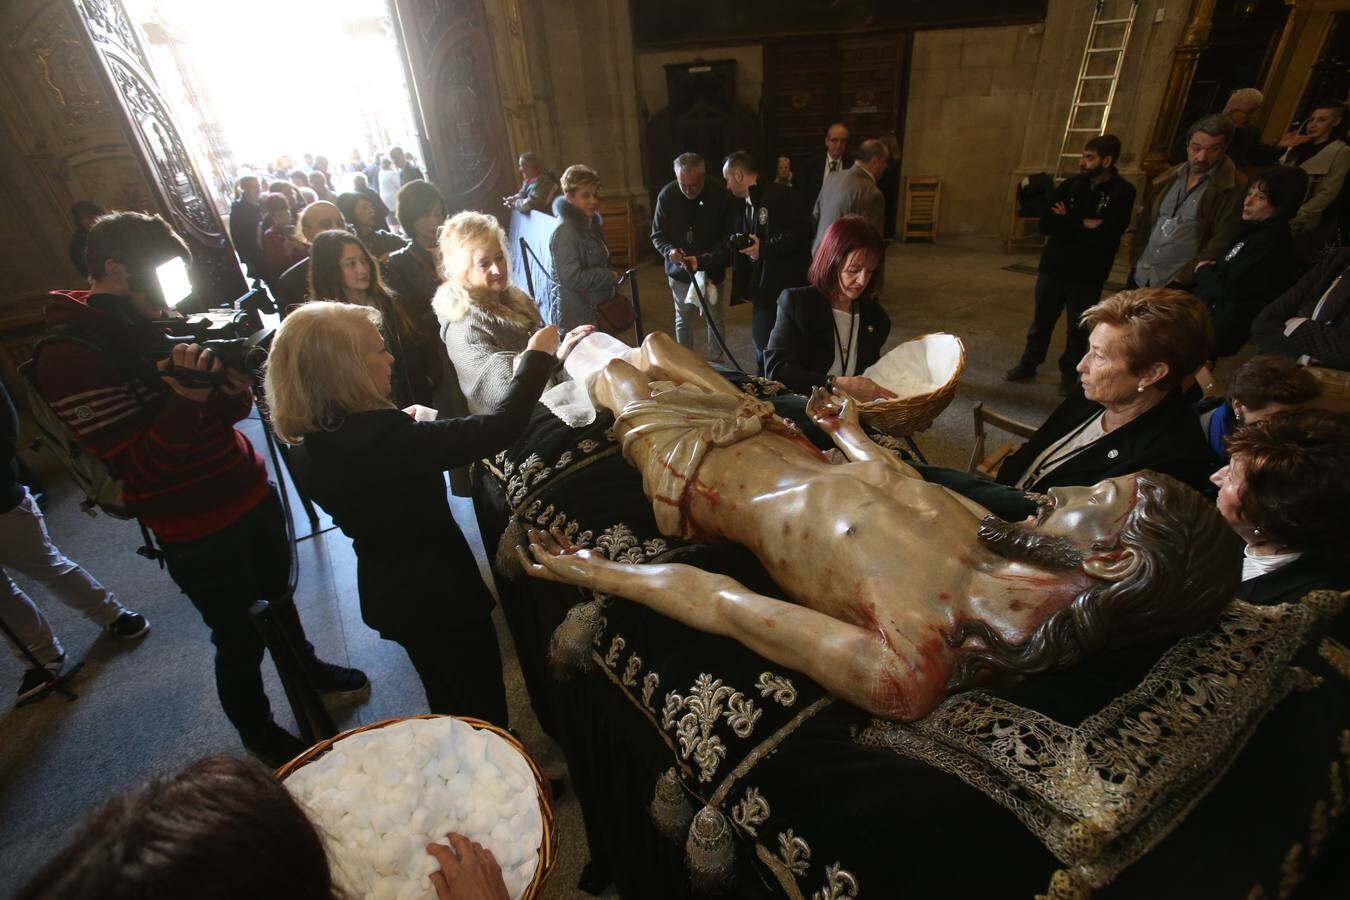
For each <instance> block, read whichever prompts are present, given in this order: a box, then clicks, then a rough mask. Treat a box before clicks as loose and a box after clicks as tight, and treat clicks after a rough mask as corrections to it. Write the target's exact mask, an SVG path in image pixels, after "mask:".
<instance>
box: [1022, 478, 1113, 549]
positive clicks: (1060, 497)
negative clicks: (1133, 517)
mask: <svg viewBox="0 0 1350 900" xmlns="http://www.w3.org/2000/svg"><path fill="white" fill-rule="evenodd" d="M1047 496H1048V497H1049V498H1050V502H1051V504H1052V505H1051V506H1050V508H1049V509H1045V510H1042V511H1041V513H1040V516H1039V521H1038V522H1037V525H1036V530H1037V531H1039V532H1041V533H1043V534H1052V535H1055V536H1057V537H1064V538H1068V539H1069V540H1071V541H1073V542H1074V543H1075V544H1078V545H1079V546H1080V547H1083V548H1084V549H1092V548H1104V547H1113V546H1115V544H1116V539H1117V538H1118V537H1119V535H1120V529H1121V527H1122V526H1124V524H1125V520H1126V519H1127V518H1129V515H1130V511H1131V510H1132V509H1134V503H1135V498H1136V496H1137V494H1136V484H1135V476H1133V475H1119V476H1117V477H1115V478H1108V479H1106V480H1105V481H1099V482H1097V483H1096V484H1094V485H1092V486H1091V487H1053V488H1050V490H1049V491H1048V492H1047Z"/></svg>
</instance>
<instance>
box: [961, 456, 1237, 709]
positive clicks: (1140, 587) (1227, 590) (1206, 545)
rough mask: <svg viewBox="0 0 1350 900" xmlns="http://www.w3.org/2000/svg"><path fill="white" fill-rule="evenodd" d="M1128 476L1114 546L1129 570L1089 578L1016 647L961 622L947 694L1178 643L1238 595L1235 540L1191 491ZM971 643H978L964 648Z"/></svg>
mask: <svg viewBox="0 0 1350 900" xmlns="http://www.w3.org/2000/svg"><path fill="white" fill-rule="evenodd" d="M1136 479H1137V481H1136V491H1137V494H1136V501H1135V504H1134V509H1133V510H1131V512H1130V515H1129V517H1128V518H1127V519H1126V521H1125V524H1124V525H1123V526H1122V528H1121V532H1120V538H1119V540H1118V541H1117V544H1116V548H1115V549H1125V548H1128V549H1131V550H1133V551H1134V552H1136V553H1137V554H1139V558H1140V562H1139V566H1138V568H1137V569H1136V570H1135V572H1134V573H1133V574H1131V575H1130V576H1129V577H1127V578H1124V579H1122V580H1120V581H1104V580H1099V579H1093V581H1094V583H1093V584H1092V586H1091V587H1089V588H1087V589H1086V590H1084V591H1083V592H1082V593H1080V594H1079V595H1078V596H1077V597H1075V598H1074V599H1073V602H1071V603H1070V604H1069V605H1068V606H1066V607H1065V608H1064V609H1061V610H1060V611H1058V612H1056V613H1054V614H1052V615H1051V616H1050V617H1049V618H1048V619H1046V620H1045V621H1044V622H1043V623H1041V625H1040V626H1039V627H1038V628H1037V629H1036V630H1035V631H1034V632H1033V633H1032V635H1031V637H1029V638H1027V639H1026V640H1025V641H1023V642H1022V643H1020V644H1013V643H1009V642H1008V641H1005V640H1004V639H1003V638H1002V637H1001V636H1000V635H999V634H998V632H996V631H995V630H994V629H993V628H991V627H989V626H988V625H987V624H985V623H983V622H979V621H975V620H968V621H966V622H964V623H962V624H961V626H960V627H959V628H958V629H957V630H956V632H955V634H953V635H952V637H950V638H949V639H948V642H949V643H950V644H951V645H952V646H953V647H956V648H962V649H960V652H959V654H958V656H957V659H956V665H955V667H954V668H953V669H952V675H951V678H950V679H948V681H947V689H948V690H949V691H960V690H966V689H968V688H971V687H974V686H976V685H977V684H980V683H982V682H984V681H985V680H987V678H988V677H989V676H990V675H994V676H997V675H1024V674H1028V675H1029V674H1033V673H1036V672H1046V671H1050V670H1052V669H1060V668H1064V667H1065V666H1068V665H1071V664H1073V663H1075V662H1078V661H1079V660H1080V659H1082V658H1084V657H1085V656H1088V655H1090V654H1092V653H1095V652H1097V651H1099V650H1104V649H1108V648H1111V647H1118V646H1124V645H1127V644H1134V643H1140V642H1143V641H1148V640H1155V639H1158V638H1165V637H1176V636H1179V635H1183V634H1186V633H1188V632H1192V631H1195V630H1197V629H1199V628H1203V627H1204V626H1206V625H1209V624H1211V623H1212V622H1214V620H1215V619H1216V618H1218V616H1219V613H1220V612H1222V611H1223V609H1224V607H1226V606H1227V605H1228V604H1229V602H1230V601H1231V600H1232V599H1233V597H1234V595H1235V592H1236V590H1237V586H1238V582H1239V580H1240V575H1241V571H1242V549H1241V542H1240V541H1239V540H1238V539H1237V537H1236V535H1234V534H1233V532H1232V530H1231V529H1230V528H1229V527H1228V523H1226V522H1225V521H1224V520H1223V517H1222V516H1220V515H1219V512H1218V510H1217V509H1216V508H1215V506H1214V504H1213V503H1212V502H1211V501H1209V500H1207V499H1206V498H1205V497H1203V496H1201V494H1200V493H1199V492H1198V491H1195V490H1193V489H1192V488H1190V487H1187V486H1186V485H1184V484H1182V483H1181V482H1179V481H1177V480H1175V479H1173V478H1171V477H1169V476H1167V475H1162V474H1160V473H1157V472H1148V471H1145V472H1140V473H1139V474H1138V475H1137V476H1136ZM1093 552H1094V553H1099V552H1104V551H1101V550H1094V551H1093ZM1105 552H1109V551H1105ZM972 638H973V639H975V640H976V641H978V643H979V644H981V645H982V646H979V647H970V648H964V645H965V644H966V643H967V642H968V641H970V640H971V639H972Z"/></svg>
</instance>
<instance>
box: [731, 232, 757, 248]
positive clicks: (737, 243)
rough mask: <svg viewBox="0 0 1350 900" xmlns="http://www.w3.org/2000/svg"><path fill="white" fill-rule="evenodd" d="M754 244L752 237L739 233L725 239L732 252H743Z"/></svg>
mask: <svg viewBox="0 0 1350 900" xmlns="http://www.w3.org/2000/svg"><path fill="white" fill-rule="evenodd" d="M754 242H755V238H754V236H753V235H749V234H742V233H741V232H739V231H738V232H736V233H735V234H733V235H732V236H731V237H729V238H727V243H729V244H730V245H731V249H732V250H744V249H745V248H746V247H749V246H750V245H751V244H753V243H754Z"/></svg>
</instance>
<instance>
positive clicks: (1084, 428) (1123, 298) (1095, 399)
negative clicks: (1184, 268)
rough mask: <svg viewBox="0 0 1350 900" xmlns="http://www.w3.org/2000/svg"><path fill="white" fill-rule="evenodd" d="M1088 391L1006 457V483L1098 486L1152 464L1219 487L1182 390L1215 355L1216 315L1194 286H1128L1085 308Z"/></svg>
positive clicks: (1194, 483) (1002, 472)
mask: <svg viewBox="0 0 1350 900" xmlns="http://www.w3.org/2000/svg"><path fill="white" fill-rule="evenodd" d="M1082 321H1083V325H1084V327H1085V328H1088V329H1090V334H1089V336H1088V352H1087V353H1086V354H1085V355H1084V357H1083V359H1082V361H1081V362H1079V363H1078V372H1079V374H1080V375H1082V383H1083V393H1082V394H1081V395H1078V394H1075V395H1073V396H1070V397H1069V398H1068V399H1067V400H1065V401H1064V402H1063V403H1062V404H1060V406H1059V407H1058V408H1057V409H1056V410H1055V411H1054V412H1053V413H1051V414H1050V418H1049V419H1047V420H1046V421H1045V424H1043V425H1042V426H1041V427H1040V428H1038V429H1037V430H1036V433H1035V434H1034V435H1032V436H1031V439H1030V440H1028V441H1027V442H1026V443H1025V444H1024V445H1022V447H1021V448H1020V449H1019V450H1018V451H1017V452H1016V453H1014V454H1013V455H1011V456H1009V457H1008V458H1007V460H1005V461H1004V463H1003V465H1002V466H1001V467H1000V468H999V470H998V481H999V482H1001V483H1002V484H1006V485H1012V486H1014V487H1018V488H1020V489H1022V490H1026V491H1036V492H1044V491H1045V490H1046V489H1047V488H1050V487H1054V486H1056V485H1088V484H1096V483H1097V482H1098V481H1101V480H1102V479H1103V478H1110V477H1112V476H1115V475H1124V474H1127V473H1130V472H1137V471H1139V470H1140V469H1152V470H1153V471H1155V472H1161V473H1163V474H1164V475H1171V476H1172V477H1173V478H1176V479H1177V480H1179V481H1182V482H1184V483H1186V484H1189V485H1190V486H1191V487H1193V488H1195V489H1196V490H1199V491H1203V492H1208V491H1209V472H1208V471H1207V470H1208V469H1209V468H1210V466H1209V462H1208V460H1209V454H1208V449H1207V446H1206V444H1205V435H1204V432H1202V431H1201V430H1200V423H1199V422H1198V421H1197V420H1196V418H1195V413H1194V412H1192V410H1191V408H1190V404H1189V403H1187V402H1186V401H1185V399H1184V398H1183V397H1182V395H1181V382H1182V380H1183V379H1184V378H1185V377H1186V376H1188V375H1191V374H1192V373H1194V372H1195V370H1196V369H1198V368H1200V366H1201V365H1202V364H1204V362H1205V354H1206V353H1207V352H1208V350H1209V346H1210V341H1211V336H1212V334H1213V332H1212V330H1211V328H1210V324H1209V313H1208V312H1207V311H1206V310H1205V307H1204V305H1203V304H1201V303H1200V301H1199V300H1197V299H1195V297H1193V296H1191V295H1190V294H1188V293H1186V292H1185V291H1174V290H1166V289H1159V288H1141V289H1138V290H1133V291H1122V292H1121V293H1119V294H1116V295H1115V296H1114V297H1108V298H1107V299H1105V300H1103V301H1101V302H1100V303H1098V304H1097V305H1095V306H1093V307H1091V308H1090V309H1088V310H1087V312H1085V313H1084V314H1083V320H1082Z"/></svg>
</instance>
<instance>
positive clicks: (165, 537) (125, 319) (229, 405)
mask: <svg viewBox="0 0 1350 900" xmlns="http://www.w3.org/2000/svg"><path fill="white" fill-rule="evenodd" d="M86 252H87V259H88V262H89V267H90V274H91V281H92V285H91V286H92V290H90V291H88V292H83V291H81V292H62V291H58V292H54V293H53V295H52V300H51V302H50V304H49V305H48V307H47V322H48V324H49V325H50V326H54V327H53V329H52V331H51V332H49V336H48V338H47V339H45V340H44V341H43V342H42V346H41V349H40V351H39V353H38V356H37V359H36V360H35V366H36V378H37V385H38V389H39V391H40V392H41V394H42V396H43V397H44V398H45V399H46V401H47V403H48V404H49V405H50V406H51V407H52V408H53V409H54V410H55V411H56V412H57V413H58V414H59V415H60V416H61V418H62V419H63V420H64V421H65V422H66V424H67V425H68V426H69V427H70V429H71V431H72V432H73V433H74V434H75V436H76V437H77V439H78V440H79V441H80V444H81V446H82V447H83V448H84V449H85V450H86V451H88V452H89V453H91V454H93V455H94V456H96V457H98V458H99V459H101V460H103V461H104V462H106V463H107V464H108V466H109V468H110V469H111V470H112V471H113V473H114V474H115V475H116V476H117V477H118V478H119V479H120V480H121V481H122V486H123V498H124V501H125V504H126V506H127V508H128V509H129V510H130V511H131V512H133V513H134V514H135V515H136V516H137V517H138V518H139V519H140V520H141V521H142V522H143V523H144V524H145V525H146V526H147V527H148V528H149V529H150V530H151V531H153V532H154V533H155V535H156V537H157V538H158V540H159V543H160V546H161V548H162V550H163V552H164V561H165V563H166V564H167V566H168V569H169V575H170V577H172V578H173V580H174V582H175V583H176V584H177V585H178V586H179V587H180V588H181V589H182V590H183V592H184V593H185V594H187V595H188V599H189V600H191V601H192V604H193V606H195V607H196V608H197V611H198V612H199V613H200V614H201V616H202V619H203V620H204V621H205V622H206V624H207V626H208V627H209V628H210V629H211V640H212V642H213V643H214V644H215V646H216V658H215V670H216V688H217V691H218V693H219V696H220V701H221V705H222V706H223V707H224V709H225V714H226V716H227V717H228V718H229V720H230V722H231V724H233V725H234V727H235V728H236V729H237V730H238V732H239V736H240V738H241V739H242V741H243V743H244V746H245V747H247V748H248V749H249V750H251V751H253V752H254V753H255V754H257V755H258V756H259V757H261V758H262V759H263V760H265V761H266V762H268V763H269V764H274V765H275V764H280V763H281V762H283V761H285V760H288V759H290V758H291V757H293V756H294V755H296V754H297V753H299V752H300V751H301V750H303V749H304V745H303V744H302V743H301V741H300V740H299V739H298V738H296V737H295V736H294V735H292V734H290V733H289V732H287V731H286V730H284V729H283V728H281V726H279V725H277V724H276V723H275V722H273V721H272V717H271V710H270V707H269V704H268V700H267V695H266V694H265V693H264V691H263V683H262V673H261V670H260V665H261V663H262V657H263V652H264V649H265V646H264V644H263V640H262V638H261V637H260V636H259V635H258V633H257V631H256V630H255V629H254V626H253V623H252V621H251V620H250V618H249V612H248V610H249V607H250V606H251V605H252V604H253V603H254V602H255V601H257V600H267V601H269V602H270V603H271V604H272V606H273V608H274V610H275V611H276V613H277V615H278V617H279V619H280V620H281V621H282V622H283V623H285V626H286V627H287V628H288V629H289V630H290V633H291V636H292V638H293V639H294V641H295V643H296V646H297V648H298V650H299V652H300V656H301V659H302V662H303V664H304V665H305V667H306V669H307V672H308V674H309V676H310V678H311V679H312V681H313V683H314V686H315V687H316V688H318V689H319V690H320V691H326V692H332V693H352V692H356V691H360V690H363V689H365V688H366V687H367V685H368V684H369V681H368V680H367V679H366V676H365V675H364V674H363V673H362V672H360V671H358V670H356V669H348V668H343V667H341V666H337V665H334V664H332V663H326V662H323V661H321V660H319V659H318V657H317V656H315V654H314V648H313V647H311V646H310V645H309V643H308V642H307V641H305V638H304V629H303V627H302V626H301V624H300V618H299V616H298V615H297V613H296V610H295V605H294V602H293V599H292V598H291V596H290V595H289V590H288V587H289V586H288V581H289V572H290V565H291V546H290V540H289V538H288V536H287V531H286V524H285V518H284V515H283V512H282V507H281V501H280V497H279V495H278V494H277V491H276V488H275V487H274V486H273V485H272V484H271V483H269V481H268V477H267V469H266V467H265V465H264V464H263V461H262V458H261V457H259V456H258V454H257V453H256V452H255V451H254V449H253V447H252V445H251V444H250V443H249V442H248V440H247V439H246V438H245V437H244V436H243V435H242V434H240V433H239V432H238V431H237V430H235V428H234V423H236V422H238V421H240V420H242V419H243V418H244V417H246V416H247V415H248V413H249V410H250V409H251V408H252V406H253V396H252V393H251V391H250V380H249V376H248V375H247V374H246V373H244V372H240V371H236V370H235V369H232V368H229V369H227V368H225V367H224V366H223V365H222V363H221V360H219V359H218V358H216V356H215V354H214V353H213V352H212V351H211V350H210V349H207V348H204V347H200V346H198V345H197V344H177V345H175V346H173V347H172V348H171V350H170V349H169V347H168V341H167V340H166V336H165V334H164V331H163V328H162V327H161V326H157V325H156V324H155V322H156V320H162V319H165V318H167V317H168V316H170V315H171V313H170V312H169V310H168V309H167V308H166V306H165V302H164V295H163V291H162V290H161V288H160V285H159V281H158V279H157V275H156V269H157V267H159V266H160V265H162V264H163V263H165V262H167V261H170V260H172V259H174V258H175V257H181V258H183V259H184V260H187V259H189V258H190V254H189V251H188V248H187V246H186V245H185V244H184V243H183V241H182V240H181V239H180V238H179V237H178V236H177V235H176V234H174V233H173V231H172V230H171V229H170V228H169V226H168V223H166V222H165V221H164V220H163V219H160V218H159V217H157V216H146V215H142V214H140V213H133V212H122V213H114V214H112V215H109V216H105V217H103V218H101V219H99V220H98V222H97V223H95V225H94V227H93V229H92V230H91V231H90V233H89V244H88V249H87V251H86Z"/></svg>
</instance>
